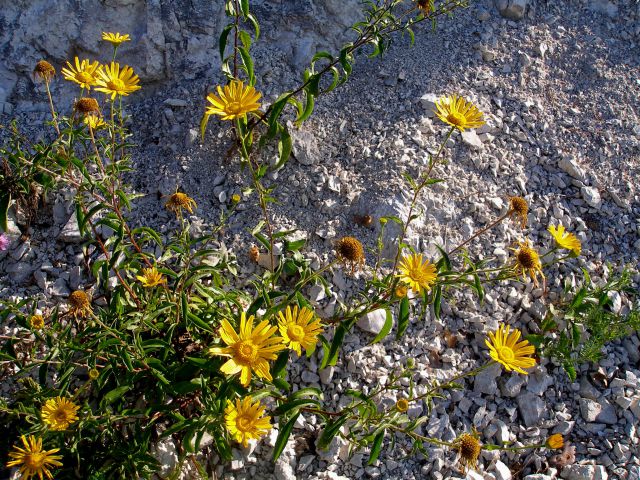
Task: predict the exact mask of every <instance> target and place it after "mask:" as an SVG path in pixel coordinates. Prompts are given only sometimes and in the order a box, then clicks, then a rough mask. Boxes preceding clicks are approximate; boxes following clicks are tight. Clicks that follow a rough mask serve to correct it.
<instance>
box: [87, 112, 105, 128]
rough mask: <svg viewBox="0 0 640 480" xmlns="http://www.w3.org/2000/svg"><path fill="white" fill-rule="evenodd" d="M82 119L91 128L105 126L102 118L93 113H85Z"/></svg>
mask: <svg viewBox="0 0 640 480" xmlns="http://www.w3.org/2000/svg"><path fill="white" fill-rule="evenodd" d="M82 121H83V122H84V123H85V125H87V126H88V127H89V128H90V129H91V130H98V129H99V128H102V127H104V126H105V123H104V120H102V117H99V116H98V115H95V114H93V113H90V114H88V115H86V116H85V117H84V119H83V120H82Z"/></svg>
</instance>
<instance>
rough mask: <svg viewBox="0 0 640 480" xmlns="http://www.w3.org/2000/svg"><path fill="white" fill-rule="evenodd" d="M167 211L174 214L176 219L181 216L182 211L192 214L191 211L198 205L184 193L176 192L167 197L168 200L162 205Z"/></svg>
mask: <svg viewBox="0 0 640 480" xmlns="http://www.w3.org/2000/svg"><path fill="white" fill-rule="evenodd" d="M164 206H165V207H166V208H167V210H171V211H172V212H173V213H175V214H176V217H179V216H181V215H182V210H183V209H184V210H186V211H187V212H189V213H193V209H194V208H196V207H197V206H198V205H197V204H196V201H195V200H194V199H193V198H191V197H190V196H189V195H187V194H186V193H182V192H176V193H172V194H171V195H169V200H167V203H165V204H164Z"/></svg>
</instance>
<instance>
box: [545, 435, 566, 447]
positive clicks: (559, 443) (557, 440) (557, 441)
mask: <svg viewBox="0 0 640 480" xmlns="http://www.w3.org/2000/svg"><path fill="white" fill-rule="evenodd" d="M545 446H546V447H547V448H551V449H553V450H559V449H561V448H562V447H564V439H563V438H562V435H560V434H559V433H554V434H553V435H551V436H550V437H549V438H547V441H546V443H545Z"/></svg>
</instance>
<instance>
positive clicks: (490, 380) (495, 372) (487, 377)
mask: <svg viewBox="0 0 640 480" xmlns="http://www.w3.org/2000/svg"><path fill="white" fill-rule="evenodd" d="M501 373H502V367H500V365H499V364H497V363H494V364H493V365H491V366H490V367H488V368H485V369H484V370H482V371H481V372H480V373H478V374H477V375H476V376H475V379H474V381H473V391H474V392H479V393H484V394H486V395H495V393H496V392H497V391H498V383H497V379H498V377H499V376H500V374H501Z"/></svg>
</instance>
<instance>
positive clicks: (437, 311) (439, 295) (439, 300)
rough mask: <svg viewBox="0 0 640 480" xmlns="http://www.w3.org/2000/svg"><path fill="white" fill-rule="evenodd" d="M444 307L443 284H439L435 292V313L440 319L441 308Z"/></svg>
mask: <svg viewBox="0 0 640 480" xmlns="http://www.w3.org/2000/svg"><path fill="white" fill-rule="evenodd" d="M441 308H442V286H440V285H438V286H437V287H436V290H435V292H434V293H433V313H434V314H435V316H436V318H437V319H438V320H440V309H441Z"/></svg>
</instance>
